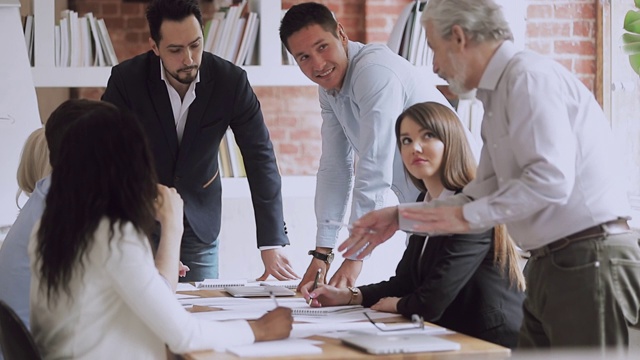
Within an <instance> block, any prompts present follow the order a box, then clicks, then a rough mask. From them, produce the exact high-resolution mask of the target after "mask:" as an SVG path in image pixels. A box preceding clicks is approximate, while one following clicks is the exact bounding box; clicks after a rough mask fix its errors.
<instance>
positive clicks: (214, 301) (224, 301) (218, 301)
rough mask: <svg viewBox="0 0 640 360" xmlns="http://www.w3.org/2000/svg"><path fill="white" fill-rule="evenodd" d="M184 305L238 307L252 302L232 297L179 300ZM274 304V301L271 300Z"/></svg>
mask: <svg viewBox="0 0 640 360" xmlns="http://www.w3.org/2000/svg"><path fill="white" fill-rule="evenodd" d="M179 301H180V303H181V304H182V305H200V306H216V307H218V306H223V305H234V304H235V305H237V304H240V303H242V302H245V301H250V300H249V299H244V298H231V297H217V298H199V299H196V298H193V299H182V300H179ZM271 303H272V304H273V300H271Z"/></svg>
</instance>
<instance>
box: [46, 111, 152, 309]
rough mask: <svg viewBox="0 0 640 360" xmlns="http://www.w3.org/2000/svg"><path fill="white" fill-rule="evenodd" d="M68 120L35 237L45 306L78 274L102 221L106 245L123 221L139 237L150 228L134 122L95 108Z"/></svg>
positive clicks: (148, 194) (140, 141)
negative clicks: (105, 223)
mask: <svg viewBox="0 0 640 360" xmlns="http://www.w3.org/2000/svg"><path fill="white" fill-rule="evenodd" d="M72 117H73V116H71V118H72ZM69 121H72V120H69ZM73 121H74V123H73V124H72V125H70V126H69V128H68V129H67V130H66V131H65V132H64V134H62V137H61V141H60V142H59V153H58V155H59V156H58V159H57V161H56V162H55V164H54V168H53V172H52V174H51V187H50V189H49V193H48V195H47V199H46V208H45V210H44V213H43V215H42V219H41V223H40V229H39V230H38V233H37V245H36V256H37V258H36V261H37V264H38V265H39V269H38V271H39V272H40V275H41V278H42V279H43V281H42V283H41V284H42V287H43V288H42V289H40V290H44V288H46V291H47V293H46V294H47V298H48V301H49V302H50V301H51V300H56V299H57V297H58V295H59V294H60V291H61V290H62V291H64V292H65V293H67V294H68V295H69V296H71V290H70V287H69V283H70V280H71V278H72V277H73V275H74V273H75V272H76V271H82V269H83V268H84V266H85V264H84V255H85V253H86V252H87V251H88V250H89V249H90V247H91V245H92V243H93V241H95V240H94V232H95V231H96V229H97V227H98V225H99V223H100V221H101V219H102V218H104V217H106V218H108V219H109V222H110V236H109V238H110V239H111V238H112V237H113V232H114V226H115V224H116V223H119V224H120V226H122V225H124V223H127V222H129V223H131V224H132V225H133V226H134V227H135V228H136V229H137V230H138V231H141V232H144V233H146V234H147V235H148V234H150V233H151V231H152V230H153V227H154V226H155V220H154V214H155V209H154V199H155V197H156V194H157V188H156V183H157V180H156V175H155V170H154V168H153V161H152V157H151V153H150V151H149V149H148V145H147V142H146V139H145V137H144V134H143V132H142V130H141V128H140V126H139V125H138V122H137V120H136V119H135V118H133V116H132V115H130V114H128V113H126V112H124V111H121V110H119V109H118V108H116V107H115V106H113V105H111V104H108V103H104V102H95V104H93V105H91V106H89V108H88V109H87V110H86V111H85V112H84V113H82V114H80V115H79V117H78V118H76V119H73ZM110 241H111V240H110Z"/></svg>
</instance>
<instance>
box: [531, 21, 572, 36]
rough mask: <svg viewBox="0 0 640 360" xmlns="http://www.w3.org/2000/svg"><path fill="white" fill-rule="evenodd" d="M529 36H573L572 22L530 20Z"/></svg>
mask: <svg viewBox="0 0 640 360" xmlns="http://www.w3.org/2000/svg"><path fill="white" fill-rule="evenodd" d="M527 36H528V37H530V38H538V37H542V38H553V37H569V36H571V23H568V22H551V21H545V22H529V23H528V24H527Z"/></svg>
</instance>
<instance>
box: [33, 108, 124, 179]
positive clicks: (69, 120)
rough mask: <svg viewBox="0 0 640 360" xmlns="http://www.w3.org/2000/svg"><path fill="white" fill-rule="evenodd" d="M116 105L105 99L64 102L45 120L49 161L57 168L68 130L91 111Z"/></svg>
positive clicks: (102, 109)
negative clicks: (104, 100) (61, 146)
mask: <svg viewBox="0 0 640 360" xmlns="http://www.w3.org/2000/svg"><path fill="white" fill-rule="evenodd" d="M113 108H115V106H114V105H111V104H109V103H106V102H103V101H96V100H87V99H71V100H67V101H65V102H63V103H62V104H60V106H58V107H57V108H56V109H55V110H54V111H53V112H52V113H51V115H49V119H47V121H46V122H45V125H44V127H45V129H44V136H45V137H46V138H47V145H48V146H49V163H50V164H51V167H52V168H55V166H56V164H57V163H58V159H59V158H60V145H61V144H62V138H63V137H64V135H65V134H66V132H67V130H68V129H69V128H70V127H72V126H73V125H74V124H75V123H76V122H78V120H80V119H81V118H82V117H83V116H84V115H85V114H86V113H88V112H89V111H104V110H105V109H113Z"/></svg>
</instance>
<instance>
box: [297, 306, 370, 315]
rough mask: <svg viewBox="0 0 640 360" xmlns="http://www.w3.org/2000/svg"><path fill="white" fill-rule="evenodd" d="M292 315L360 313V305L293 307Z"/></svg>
mask: <svg viewBox="0 0 640 360" xmlns="http://www.w3.org/2000/svg"><path fill="white" fill-rule="evenodd" d="M291 310H292V313H291V314H292V315H304V316H328V315H336V314H344V313H348V312H352V311H362V310H364V308H363V307H362V305H342V306H325V307H299V308H298V307H295V308H292V309H291Z"/></svg>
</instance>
